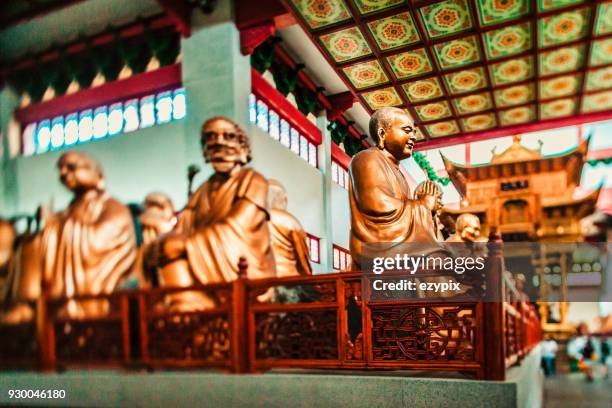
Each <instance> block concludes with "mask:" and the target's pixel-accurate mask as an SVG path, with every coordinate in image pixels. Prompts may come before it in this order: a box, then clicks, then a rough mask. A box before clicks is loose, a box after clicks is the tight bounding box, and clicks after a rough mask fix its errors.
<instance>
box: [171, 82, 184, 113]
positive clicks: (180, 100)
mask: <svg viewBox="0 0 612 408" xmlns="http://www.w3.org/2000/svg"><path fill="white" fill-rule="evenodd" d="M186 114H187V98H186V96H185V88H180V89H177V90H176V91H174V97H173V98H172V118H173V119H174V120H179V119H183V118H184V117H185V115H186Z"/></svg>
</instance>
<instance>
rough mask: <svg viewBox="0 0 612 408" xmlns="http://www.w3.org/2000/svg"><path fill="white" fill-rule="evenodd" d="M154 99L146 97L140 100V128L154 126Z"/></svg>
mask: <svg viewBox="0 0 612 408" xmlns="http://www.w3.org/2000/svg"><path fill="white" fill-rule="evenodd" d="M154 99H155V98H154V97H153V96H147V97H144V98H142V99H141V100H140V128H141V129H142V128H147V127H150V126H153V125H154V124H155V106H154Z"/></svg>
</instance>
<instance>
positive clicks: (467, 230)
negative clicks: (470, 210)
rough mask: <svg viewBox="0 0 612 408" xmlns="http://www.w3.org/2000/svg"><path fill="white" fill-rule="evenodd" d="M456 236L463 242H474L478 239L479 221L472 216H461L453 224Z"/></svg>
mask: <svg viewBox="0 0 612 408" xmlns="http://www.w3.org/2000/svg"><path fill="white" fill-rule="evenodd" d="M455 229H456V232H455V233H456V234H457V235H459V237H461V239H462V240H463V241H466V242H474V241H476V240H477V239H478V238H479V237H480V220H479V219H478V217H477V216H475V215H474V214H461V215H460V216H459V217H458V218H457V223H456V224H455Z"/></svg>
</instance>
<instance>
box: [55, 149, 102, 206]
mask: <svg viewBox="0 0 612 408" xmlns="http://www.w3.org/2000/svg"><path fill="white" fill-rule="evenodd" d="M57 168H58V170H59V174H60V181H61V182H62V184H63V185H64V186H66V188H67V189H69V190H70V191H72V192H73V193H75V194H77V195H78V194H82V193H85V192H87V191H89V190H99V191H102V190H104V173H103V172H102V167H101V166H100V164H99V163H98V162H97V161H96V160H95V159H94V158H92V157H91V156H89V155H87V154H85V153H83V152H79V151H76V150H72V151H69V152H67V153H64V154H62V155H61V156H60V158H59V160H58V162H57Z"/></svg>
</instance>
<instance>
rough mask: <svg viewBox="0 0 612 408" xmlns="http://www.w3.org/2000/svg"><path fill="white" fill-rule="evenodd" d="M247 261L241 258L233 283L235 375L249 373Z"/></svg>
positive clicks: (232, 325) (232, 315)
mask: <svg viewBox="0 0 612 408" xmlns="http://www.w3.org/2000/svg"><path fill="white" fill-rule="evenodd" d="M247 268H248V265H247V261H246V259H245V258H244V257H240V261H239V262H238V277H237V278H236V279H235V280H234V281H233V282H232V308H231V316H230V320H231V333H230V336H231V337H230V339H231V343H230V344H231V365H232V371H233V372H234V373H246V372H248V371H249V349H248V347H249V341H255V339H248V327H247V323H248V315H247V312H248V311H247V304H248V301H247V290H246V281H247Z"/></svg>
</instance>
